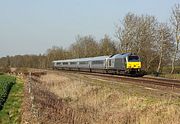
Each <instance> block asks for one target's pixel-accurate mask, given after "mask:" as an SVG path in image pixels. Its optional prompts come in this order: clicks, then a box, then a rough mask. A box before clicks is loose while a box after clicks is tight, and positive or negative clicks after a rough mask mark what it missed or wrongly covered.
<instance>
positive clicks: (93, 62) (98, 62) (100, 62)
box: [92, 60, 104, 65]
mask: <svg viewBox="0 0 180 124" xmlns="http://www.w3.org/2000/svg"><path fill="white" fill-rule="evenodd" d="M92 64H93V65H94V64H104V61H102V60H101V61H100V60H99V61H92Z"/></svg>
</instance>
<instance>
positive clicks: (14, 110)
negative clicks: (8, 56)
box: [0, 75, 23, 124]
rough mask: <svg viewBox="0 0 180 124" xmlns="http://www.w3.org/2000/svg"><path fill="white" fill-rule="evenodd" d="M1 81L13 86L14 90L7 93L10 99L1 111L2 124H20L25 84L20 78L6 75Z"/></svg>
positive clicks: (0, 121) (0, 120)
mask: <svg viewBox="0 0 180 124" xmlns="http://www.w3.org/2000/svg"><path fill="white" fill-rule="evenodd" d="M0 81H3V82H4V83H7V84H10V85H12V84H13V85H12V88H8V90H10V89H11V90H10V92H8V93H6V94H7V95H8V98H7V99H6V101H4V102H5V103H4V105H3V108H2V110H0V124H20V123H21V103H22V98H23V82H22V80H20V79H19V78H17V79H16V78H15V77H11V76H5V75H3V76H0ZM3 86H4V85H3ZM5 86H7V85H5ZM9 87H10V86H9ZM6 97H7V96H6ZM3 98H4V97H3Z"/></svg>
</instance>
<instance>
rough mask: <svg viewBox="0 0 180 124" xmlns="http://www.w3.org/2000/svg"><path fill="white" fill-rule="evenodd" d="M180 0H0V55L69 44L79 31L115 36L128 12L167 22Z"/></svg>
mask: <svg viewBox="0 0 180 124" xmlns="http://www.w3.org/2000/svg"><path fill="white" fill-rule="evenodd" d="M175 3H180V0H0V57H2V56H7V55H17V54H39V53H45V51H46V50H47V49H48V48H51V47H52V46H63V47H65V48H68V47H69V45H70V44H72V43H73V42H75V37H76V36H77V35H78V34H79V35H81V36H84V35H93V36H94V37H95V38H96V40H99V39H100V38H102V37H103V36H104V34H107V35H109V36H110V37H111V38H113V37H114V33H115V24H118V23H119V20H122V19H123V17H124V16H125V15H126V14H127V13H128V12H133V13H136V14H148V15H154V16H156V17H157V18H158V20H159V21H162V22H168V21H169V17H170V14H171V9H172V7H173V6H174V4H175Z"/></svg>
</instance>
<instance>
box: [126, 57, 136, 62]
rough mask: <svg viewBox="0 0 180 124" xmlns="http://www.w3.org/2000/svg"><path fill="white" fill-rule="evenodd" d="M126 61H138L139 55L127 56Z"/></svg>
mask: <svg viewBox="0 0 180 124" xmlns="http://www.w3.org/2000/svg"><path fill="white" fill-rule="evenodd" d="M128 61H129V62H139V57H138V56H129V57H128Z"/></svg>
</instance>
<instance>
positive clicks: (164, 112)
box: [42, 73, 180, 124]
mask: <svg viewBox="0 0 180 124" xmlns="http://www.w3.org/2000/svg"><path fill="white" fill-rule="evenodd" d="M42 80H44V81H45V82H46V83H45V84H43V85H46V87H47V88H49V90H50V91H51V92H53V93H55V94H56V95H58V96H59V98H61V99H64V100H65V101H66V102H68V105H69V106H70V107H71V108H73V110H75V111H76V112H77V113H80V114H79V115H75V117H76V118H78V119H80V120H81V119H84V118H86V121H87V123H92V124H112V123H113V124H136V123H137V124H178V123H179V122H180V96H176V97H174V96H173V97H171V93H168V91H160V90H151V89H146V88H145V87H140V86H137V85H133V84H127V83H123V82H119V83H118V82H114V81H112V80H105V79H100V78H97V77H93V76H81V75H76V74H69V75H68V74H63V73H62V74H59V75H53V74H52V75H47V76H44V77H42ZM79 122H81V121H79Z"/></svg>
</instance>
